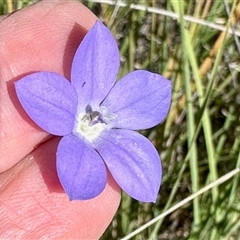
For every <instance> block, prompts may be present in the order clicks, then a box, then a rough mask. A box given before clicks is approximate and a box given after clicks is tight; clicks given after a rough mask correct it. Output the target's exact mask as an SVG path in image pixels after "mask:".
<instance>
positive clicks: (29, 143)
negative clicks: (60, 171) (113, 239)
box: [0, 0, 120, 239]
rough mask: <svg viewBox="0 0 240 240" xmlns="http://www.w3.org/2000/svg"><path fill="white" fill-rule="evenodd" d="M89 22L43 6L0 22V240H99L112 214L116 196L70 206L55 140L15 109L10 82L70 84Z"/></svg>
mask: <svg viewBox="0 0 240 240" xmlns="http://www.w3.org/2000/svg"><path fill="white" fill-rule="evenodd" d="M96 19H97V18H96V16H94V15H93V14H92V13H91V12H90V11H89V10H88V9H87V8H85V7H84V6H83V5H82V4H80V3H79V2H77V1H66V0H60V1H59V0H58V1H57V0H56V1H48V0H44V1H41V2H38V3H36V4H34V5H32V6H30V7H26V8H24V9H22V10H20V11H17V12H15V13H14V14H12V15H9V16H3V17H1V18H0V153H1V154H0V226H1V227H0V239H41V238H46V239H98V238H99V237H100V236H101V235H102V234H103V232H104V231H105V229H106V228H107V226H108V225H109V223H110V222H111V220H112V218H113V216H114V214H115V213H116V211H117V208H118V205H119V202H120V189H119V187H118V186H117V184H116V183H115V181H114V180H113V179H112V177H111V175H110V174H109V177H108V183H107V186H106V188H105V190H104V191H103V192H102V193H101V194H100V195H99V196H98V197H96V198H94V199H91V200H87V201H69V198H68V196H67V195H66V194H65V193H64V191H63V189H62V187H61V185H60V183H59V180H58V177H57V173H56V166H55V165H56V148H57V144H58V142H59V140H60V138H59V137H54V136H50V135H48V134H47V133H46V132H44V131H43V130H41V129H40V128H38V127H37V126H36V125H35V124H34V123H33V122H32V120H31V119H30V118H29V117H28V116H27V115H26V113H25V112H24V110H23V108H22V107H21V105H20V103H19V101H18V99H17V97H16V92H15V89H14V81H17V80H19V79H20V78H21V77H23V76H25V75H26V74H28V73H30V72H35V71H52V72H57V73H60V74H62V75H64V76H65V77H66V78H67V79H69V75H70V68H71V62H72V59H73V55H74V53H75V51H76V49H77V47H78V45H79V43H80V42H81V40H82V38H83V36H84V35H85V34H86V32H87V31H88V30H89V29H90V28H91V27H92V26H93V24H94V22H95V20H96Z"/></svg>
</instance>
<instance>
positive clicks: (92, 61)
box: [71, 21, 120, 109]
mask: <svg viewBox="0 0 240 240" xmlns="http://www.w3.org/2000/svg"><path fill="white" fill-rule="evenodd" d="M119 63H120V60H119V52H118V47H117V44H116V41H115V39H114V38H113V36H112V34H111V32H110V31H109V30H108V29H107V28H106V27H105V26H104V25H103V24H102V23H101V22H99V21H97V22H96V23H95V25H94V26H93V27H92V29H90V31H89V32H88V33H87V34H86V36H85V37H84V39H83V41H82V42H81V44H80V46H79V47H78V49H77V51H76V54H75V56H74V59H73V64H72V73H71V74H72V75H71V82H72V84H73V85H74V87H75V88H76V91H77V94H78V97H79V104H80V105H79V107H80V108H82V109H83V108H84V109H85V107H86V106H87V105H88V104H90V105H91V106H92V108H95V106H96V105H99V104H100V102H102V100H103V99H104V98H105V97H106V95H107V94H108V92H109V90H110V89H111V88H112V86H113V85H114V82H115V81H116V77H117V73H118V68H119Z"/></svg>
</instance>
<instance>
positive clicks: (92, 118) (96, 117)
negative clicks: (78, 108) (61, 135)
mask: <svg viewBox="0 0 240 240" xmlns="http://www.w3.org/2000/svg"><path fill="white" fill-rule="evenodd" d="M115 118H116V115H115V114H110V113H109V111H108V109H107V108H106V107H100V108H99V109H98V111H93V110H92V108H91V107H90V106H89V105H88V106H87V107H86V112H85V113H79V114H77V117H76V121H75V126H74V129H73V134H75V135H82V136H84V137H85V138H86V139H87V140H88V141H90V142H92V141H93V140H94V139H95V138H96V137H97V136H99V134H100V133H101V132H102V131H103V130H104V129H106V128H107V125H108V124H109V123H110V121H111V120H113V119H115Z"/></svg>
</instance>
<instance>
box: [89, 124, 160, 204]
mask: <svg viewBox="0 0 240 240" xmlns="http://www.w3.org/2000/svg"><path fill="white" fill-rule="evenodd" d="M93 144H94V146H95V148H96V149H97V151H98V152H99V154H100V155H101V156H102V158H103V159H104V161H105V163H106V164H107V167H108V169H109V171H110V172H111V174H112V176H113V178H114V179H115V181H116V182H117V183H118V184H119V186H120V187H121V188H122V189H123V190H124V191H125V192H126V193H127V194H129V195H130V196H131V197H133V198H135V199H137V200H139V201H143V202H155V201H156V198H157V194H158V191H159V187H160V182H161V176H162V168H161V162H160V158H159V155H158V153H157V151H156V149H155V148H154V146H153V145H152V144H151V143H150V142H149V140H148V139H147V138H145V137H143V136H142V135H140V134H139V133H137V132H134V131H131V130H123V129H115V130H110V131H106V132H102V134H101V137H100V138H98V139H97V140H96V141H95V142H94V143H93Z"/></svg>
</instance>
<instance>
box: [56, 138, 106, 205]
mask: <svg viewBox="0 0 240 240" xmlns="http://www.w3.org/2000/svg"><path fill="white" fill-rule="evenodd" d="M57 173H58V177H59V179H60V182H61V184H62V186H63V188H64V190H65V192H66V193H67V194H68V196H69V198H70V200H86V199H91V198H94V197H96V196H97V195H99V194H100V193H101V192H102V191H103V189H104V188H105V186H106V183H107V171H106V167H105V164H104V162H103V160H102V158H101V157H100V156H99V154H98V153H97V152H96V151H95V150H94V149H93V148H91V147H90V146H89V145H88V144H87V143H86V142H84V141H83V140H81V139H79V138H78V137H76V136H74V135H72V134H70V135H67V136H65V137H63V138H62V139H61V141H60V143H59V145H58V149H57Z"/></svg>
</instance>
